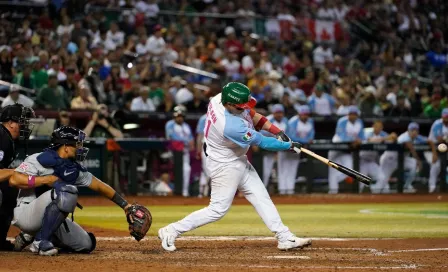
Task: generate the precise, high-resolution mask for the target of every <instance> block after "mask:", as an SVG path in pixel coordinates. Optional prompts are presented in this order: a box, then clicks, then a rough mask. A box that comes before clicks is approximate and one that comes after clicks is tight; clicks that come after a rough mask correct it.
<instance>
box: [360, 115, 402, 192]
mask: <svg viewBox="0 0 448 272" xmlns="http://www.w3.org/2000/svg"><path fill="white" fill-rule="evenodd" d="M366 130H367V129H366ZM364 135H365V141H364V142H366V143H387V142H391V143H392V142H395V141H396V140H397V134H395V132H393V133H391V134H388V133H387V132H385V131H384V130H383V122H381V121H380V120H377V121H375V122H374V123H373V128H371V129H368V131H367V132H365V133H364ZM359 158H360V162H359V170H360V172H361V173H362V174H364V175H367V176H369V177H372V179H374V180H376V181H378V180H381V179H382V171H381V169H380V166H379V164H378V161H379V154H378V151H366V150H364V151H361V152H360V153H359ZM364 186H365V185H364V183H362V182H359V190H360V191H361V192H362V191H363V189H364Z"/></svg>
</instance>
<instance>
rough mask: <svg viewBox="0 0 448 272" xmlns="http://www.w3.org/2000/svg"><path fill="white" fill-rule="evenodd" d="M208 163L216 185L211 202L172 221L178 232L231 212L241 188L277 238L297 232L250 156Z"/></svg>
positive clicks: (213, 186) (191, 228)
mask: <svg viewBox="0 0 448 272" xmlns="http://www.w3.org/2000/svg"><path fill="white" fill-rule="evenodd" d="M206 166H207V169H208V171H209V173H210V178H211V187H212V192H211V199H210V204H209V206H208V207H205V208H203V209H201V210H198V211H195V212H193V213H191V214H190V215H188V216H186V217H185V218H184V219H182V220H180V221H178V222H175V223H172V224H171V226H172V227H173V229H174V230H175V231H176V232H177V234H178V235H181V234H182V233H185V232H187V231H190V230H193V229H196V228H198V227H200V226H203V225H206V224H209V223H212V222H215V221H217V220H219V219H221V218H222V217H223V216H224V215H225V214H226V213H227V212H228V211H229V209H230V206H231V205H232V201H233V198H234V197H235V193H236V190H237V189H238V190H239V191H240V192H242V193H243V194H244V196H245V197H246V199H247V200H248V201H249V202H250V203H251V204H252V205H253V206H254V208H255V210H256V211H257V213H258V215H259V216H260V217H261V219H262V220H263V222H264V223H265V224H266V226H267V227H268V228H269V230H271V231H272V232H273V233H275V234H276V237H277V239H279V240H285V239H288V238H289V237H291V236H292V235H293V234H292V233H291V232H290V231H289V229H288V227H286V226H285V225H284V224H283V222H282V220H281V218H280V215H279V213H278V211H277V208H276V207H275V205H274V203H273V202H272V200H271V198H270V197H269V194H268V191H267V190H266V187H264V184H263V182H262V181H261V179H260V177H259V176H258V174H257V172H256V171H255V169H254V167H253V166H252V165H251V164H250V163H249V161H248V160H247V157H246V156H243V157H240V158H238V159H237V160H235V161H232V162H224V163H223V162H218V161H214V160H212V159H210V157H207V163H206Z"/></svg>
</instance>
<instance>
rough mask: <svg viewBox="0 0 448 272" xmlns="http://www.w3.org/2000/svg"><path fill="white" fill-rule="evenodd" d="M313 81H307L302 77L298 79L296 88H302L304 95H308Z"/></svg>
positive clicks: (311, 91)
mask: <svg viewBox="0 0 448 272" xmlns="http://www.w3.org/2000/svg"><path fill="white" fill-rule="evenodd" d="M314 85H315V83H314V82H313V83H309V82H308V81H306V80H304V79H302V80H300V81H299V85H298V88H299V89H302V90H303V92H304V93H305V94H306V96H310V95H311V94H312V93H313V88H314Z"/></svg>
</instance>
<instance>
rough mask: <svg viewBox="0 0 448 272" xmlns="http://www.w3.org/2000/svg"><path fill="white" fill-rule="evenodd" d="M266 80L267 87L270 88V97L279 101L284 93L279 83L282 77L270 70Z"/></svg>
mask: <svg viewBox="0 0 448 272" xmlns="http://www.w3.org/2000/svg"><path fill="white" fill-rule="evenodd" d="M268 78H269V85H270V86H271V88H272V95H273V96H274V98H277V99H281V98H282V97H283V93H284V92H285V87H283V84H281V83H280V79H281V78H282V75H281V74H280V73H279V72H277V71H275V70H272V71H270V72H269V75H268ZM288 97H289V96H288Z"/></svg>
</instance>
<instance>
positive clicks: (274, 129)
mask: <svg viewBox="0 0 448 272" xmlns="http://www.w3.org/2000/svg"><path fill="white" fill-rule="evenodd" d="M268 131H269V132H270V133H272V134H274V135H277V134H279V133H280V132H282V131H281V130H280V129H279V128H278V127H276V126H274V125H272V124H271V127H270V128H269V130H268Z"/></svg>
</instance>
